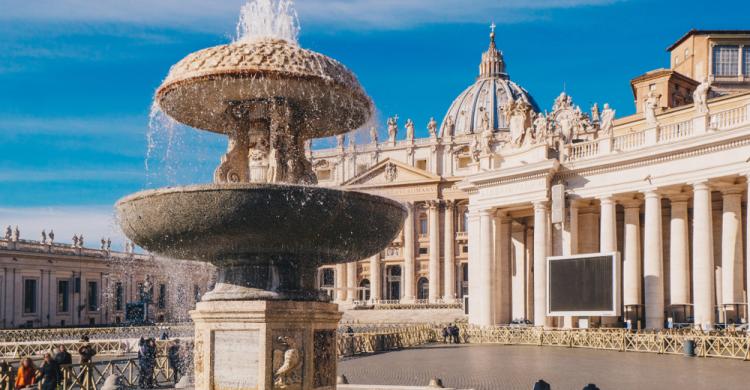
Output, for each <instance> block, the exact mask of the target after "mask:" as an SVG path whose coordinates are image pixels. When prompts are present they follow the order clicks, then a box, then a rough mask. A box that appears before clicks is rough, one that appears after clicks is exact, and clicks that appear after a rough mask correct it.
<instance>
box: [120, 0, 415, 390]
mask: <svg viewBox="0 0 750 390" xmlns="http://www.w3.org/2000/svg"><path fill="white" fill-rule="evenodd" d="M266 1H267V0H266ZM155 100H156V104H158V106H159V107H160V108H161V110H163V111H164V113H165V114H166V115H169V116H170V117H172V118H173V119H174V120H176V121H178V122H181V123H183V124H186V125H189V126H192V127H195V128H198V129H203V130H207V131H212V132H216V133H221V134H225V135H226V136H227V137H228V139H229V142H228V143H229V147H228V150H227V153H226V154H225V155H224V156H223V157H222V158H221V163H220V164H219V166H218V167H217V168H216V171H215V173H214V183H213V184H206V185H194V186H187V187H175V188H164V189H157V190H148V191H143V192H139V193H136V194H133V195H130V196H127V197H125V198H123V199H121V200H120V201H118V202H117V205H116V209H117V213H118V217H119V221H120V225H121V227H122V229H123V231H124V232H125V234H126V235H127V236H128V237H129V238H130V239H131V240H133V241H134V242H135V243H136V244H138V245H140V246H141V247H143V248H145V249H146V250H148V251H150V252H153V253H156V254H159V255H163V256H169V257H174V258H183V259H192V260H196V261H205V262H209V263H212V264H213V265H215V266H216V267H217V269H218V282H217V284H216V287H215V288H214V289H213V291H210V292H208V293H207V294H206V295H204V296H203V298H202V301H201V302H199V303H198V304H197V307H196V309H195V310H194V311H193V312H191V315H192V318H193V321H194V322H195V351H194V354H195V387H196V388H197V389H205V390H208V389H212V390H223V389H333V388H335V386H336V385H335V382H336V380H335V375H336V328H337V325H338V321H339V319H340V318H341V313H340V312H339V311H338V306H337V305H335V304H332V303H329V302H328V298H327V296H326V295H325V294H322V293H321V292H319V291H318V290H317V289H316V285H315V273H316V268H317V267H319V266H320V265H323V264H335V263H341V262H346V261H352V260H357V259H361V258H366V257H368V256H372V255H373V254H375V253H377V252H379V251H380V250H382V249H383V248H384V247H385V246H387V245H388V243H389V242H391V241H392V240H393V238H394V237H395V235H396V234H397V233H398V231H399V230H400V229H401V226H402V224H403V221H404V219H405V214H406V213H405V210H404V209H403V207H402V206H401V205H400V204H398V203H397V202H395V201H392V200H389V199H385V198H382V197H378V196H373V195H368V194H364V193H358V192H352V191H342V190H336V189H327V188H320V187H316V186H314V184H315V183H316V179H315V175H314V173H313V171H312V168H311V164H310V162H309V161H308V160H307V159H306V157H305V147H306V144H307V142H308V140H310V139H312V138H317V137H325V136H333V135H338V134H343V133H345V132H348V131H350V130H351V129H356V128H358V127H360V126H362V125H363V124H364V123H365V122H366V121H368V120H369V119H370V117H371V116H372V112H373V105H372V102H371V100H370V99H369V97H368V96H367V95H366V94H365V92H364V90H363V89H362V87H361V86H360V84H359V82H358V81H357V79H356V77H355V76H354V75H353V74H352V73H351V72H350V71H349V70H348V69H346V68H345V67H344V66H343V65H342V64H340V63H339V62H337V61H335V60H333V59H331V58H329V57H326V56H324V55H322V54H319V53H315V52H313V51H310V50H305V49H303V48H300V47H299V46H298V45H297V44H296V43H295V42H291V41H289V40H285V39H277V38H273V37H266V38H261V39H254V40H251V41H247V40H246V41H242V40H241V41H238V42H234V43H231V44H227V45H221V46H216V47H212V48H208V49H204V50H200V51H198V52H195V53H193V54H190V55H188V56H187V57H185V58H184V59H183V60H181V61H180V62H178V63H177V64H176V65H174V66H173V67H172V69H171V70H170V72H169V75H168V76H167V78H166V79H165V80H164V82H163V84H162V85H161V86H160V87H159V88H158V90H157V91H156V96H155Z"/></svg>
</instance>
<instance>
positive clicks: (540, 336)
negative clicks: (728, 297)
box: [461, 325, 750, 360]
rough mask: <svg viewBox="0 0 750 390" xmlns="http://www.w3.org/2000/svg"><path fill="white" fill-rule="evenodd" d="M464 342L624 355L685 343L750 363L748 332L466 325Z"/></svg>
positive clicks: (699, 352) (676, 349) (673, 349)
mask: <svg viewBox="0 0 750 390" xmlns="http://www.w3.org/2000/svg"><path fill="white" fill-rule="evenodd" d="M461 330H462V331H461V336H462V339H463V341H464V342H467V343H472V344H505V345H538V346H553V347H568V348H590V349H600V350H610V351H621V352H647V353H659V354H683V353H684V350H685V344H686V343H687V342H688V341H691V342H693V343H694V345H695V355H696V356H701V357H718V358H730V359H743V360H750V339H749V338H748V336H747V335H746V334H744V333H736V334H735V333H732V332H726V331H724V332H702V331H699V330H682V331H660V332H647V331H640V332H639V331H628V330H625V329H543V328H536V327H503V326H495V327H476V326H467V325H465V326H462V329H461Z"/></svg>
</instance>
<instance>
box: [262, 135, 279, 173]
mask: <svg viewBox="0 0 750 390" xmlns="http://www.w3.org/2000/svg"><path fill="white" fill-rule="evenodd" d="M279 146H280V145H279V140H278V137H277V138H276V140H275V142H271V146H270V148H269V149H268V168H267V171H266V183H278V182H280V181H281V173H282V172H281V153H280V152H279Z"/></svg>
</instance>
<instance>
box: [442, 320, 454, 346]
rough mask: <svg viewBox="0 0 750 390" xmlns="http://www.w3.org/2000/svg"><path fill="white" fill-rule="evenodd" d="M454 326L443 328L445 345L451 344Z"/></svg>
mask: <svg viewBox="0 0 750 390" xmlns="http://www.w3.org/2000/svg"><path fill="white" fill-rule="evenodd" d="M452 326H453V324H448V326H446V327H444V328H443V344H448V342H450V338H451V331H450V328H451V327H452Z"/></svg>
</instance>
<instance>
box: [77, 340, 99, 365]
mask: <svg viewBox="0 0 750 390" xmlns="http://www.w3.org/2000/svg"><path fill="white" fill-rule="evenodd" d="M81 341H83V342H84V343H85V344H83V345H82V346H81V347H80V348H78V354H79V355H81V365H85V364H89V363H91V362H92V360H93V359H94V355H96V349H94V347H93V346H92V345H91V343H89V337H88V336H83V337H82V338H81Z"/></svg>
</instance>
